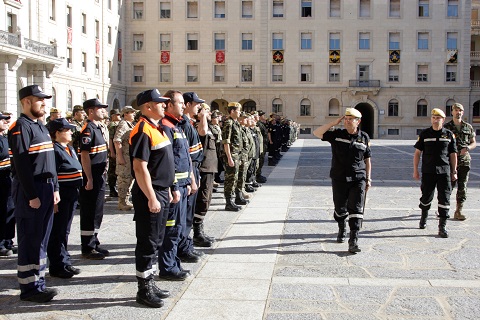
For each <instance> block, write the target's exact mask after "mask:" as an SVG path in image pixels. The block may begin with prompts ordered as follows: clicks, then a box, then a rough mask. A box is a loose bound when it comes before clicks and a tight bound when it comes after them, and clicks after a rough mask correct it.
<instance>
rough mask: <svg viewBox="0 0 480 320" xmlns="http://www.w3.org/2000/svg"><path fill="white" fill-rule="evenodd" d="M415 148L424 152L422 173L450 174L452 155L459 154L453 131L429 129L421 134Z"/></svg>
mask: <svg viewBox="0 0 480 320" xmlns="http://www.w3.org/2000/svg"><path fill="white" fill-rule="evenodd" d="M414 147H415V148H416V149H418V150H420V151H422V173H437V174H446V173H449V172H450V154H451V153H456V152H457V147H456V143H455V137H454V135H453V133H452V131H450V130H448V129H445V128H442V129H440V130H434V129H433V128H432V127H430V128H427V129H425V130H423V131H422V132H420V135H419V136H418V139H417V142H416V143H415V145H414Z"/></svg>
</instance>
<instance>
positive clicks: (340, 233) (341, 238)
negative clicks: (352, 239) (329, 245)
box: [337, 220, 347, 243]
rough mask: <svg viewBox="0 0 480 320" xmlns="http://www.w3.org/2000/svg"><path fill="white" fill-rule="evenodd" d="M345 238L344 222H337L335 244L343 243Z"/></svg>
mask: <svg viewBox="0 0 480 320" xmlns="http://www.w3.org/2000/svg"><path fill="white" fill-rule="evenodd" d="M346 237H347V230H346V229H345V220H343V221H338V235H337V242H338V243H344V242H345V238H346Z"/></svg>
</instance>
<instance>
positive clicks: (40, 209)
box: [8, 85, 60, 303]
mask: <svg viewBox="0 0 480 320" xmlns="http://www.w3.org/2000/svg"><path fill="white" fill-rule="evenodd" d="M18 96H19V99H20V103H21V104H22V111H23V112H22V114H21V115H20V117H19V118H18V119H17V121H16V122H14V123H13V124H12V125H11V126H10V129H9V131H8V144H9V146H10V149H11V152H12V163H11V168H12V174H13V181H12V198H13V201H14V203H15V219H16V222H17V238H18V268H17V275H18V282H19V284H20V299H21V300H24V301H31V302H38V303H43V302H48V301H50V300H52V299H53V297H55V296H56V295H57V290H55V289H52V288H47V287H46V284H45V270H46V268H47V252H46V251H47V244H48V238H49V236H50V231H51V230H52V223H53V206H54V205H55V204H57V203H58V202H59V201H60V194H59V191H58V180H57V170H56V167H55V153H54V151H53V143H52V140H51V139H50V135H49V134H48V130H47V128H46V127H45V126H44V125H43V123H42V122H41V120H39V119H41V118H43V116H44V115H45V99H50V98H52V96H50V95H47V94H45V93H44V92H43V91H42V88H41V87H40V86H38V85H30V86H26V87H24V88H22V89H20V90H19V91H18ZM26 169H30V170H26Z"/></svg>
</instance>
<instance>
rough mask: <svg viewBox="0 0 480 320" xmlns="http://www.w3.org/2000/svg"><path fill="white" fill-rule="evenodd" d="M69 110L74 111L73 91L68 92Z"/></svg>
mask: <svg viewBox="0 0 480 320" xmlns="http://www.w3.org/2000/svg"><path fill="white" fill-rule="evenodd" d="M67 110H68V111H72V110H73V105H72V91H70V90H68V92H67Z"/></svg>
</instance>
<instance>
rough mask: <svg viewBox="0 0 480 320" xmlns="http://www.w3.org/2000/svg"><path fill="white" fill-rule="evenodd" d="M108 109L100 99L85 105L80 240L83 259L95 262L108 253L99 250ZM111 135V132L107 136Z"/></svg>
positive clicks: (81, 149)
mask: <svg viewBox="0 0 480 320" xmlns="http://www.w3.org/2000/svg"><path fill="white" fill-rule="evenodd" d="M105 108H108V105H106V104H103V103H101V102H100V101H99V100H98V99H96V98H94V99H89V100H86V101H85V102H84V103H83V109H84V110H85V113H86V114H87V115H88V118H87V122H86V123H85V124H84V126H83V128H82V131H81V133H80V161H81V163H82V168H83V186H82V187H81V188H80V236H81V242H82V256H83V257H84V258H86V259H91V260H102V259H105V257H106V256H108V255H109V252H108V250H106V249H103V248H101V247H100V246H99V244H100V242H99V241H98V231H99V229H100V226H101V224H102V220H103V205H104V203H105V171H106V167H107V142H106V140H105V138H104V132H103V131H102V127H101V123H102V120H103V119H104V118H105V116H106V112H105ZM107 135H108V132H107Z"/></svg>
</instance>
